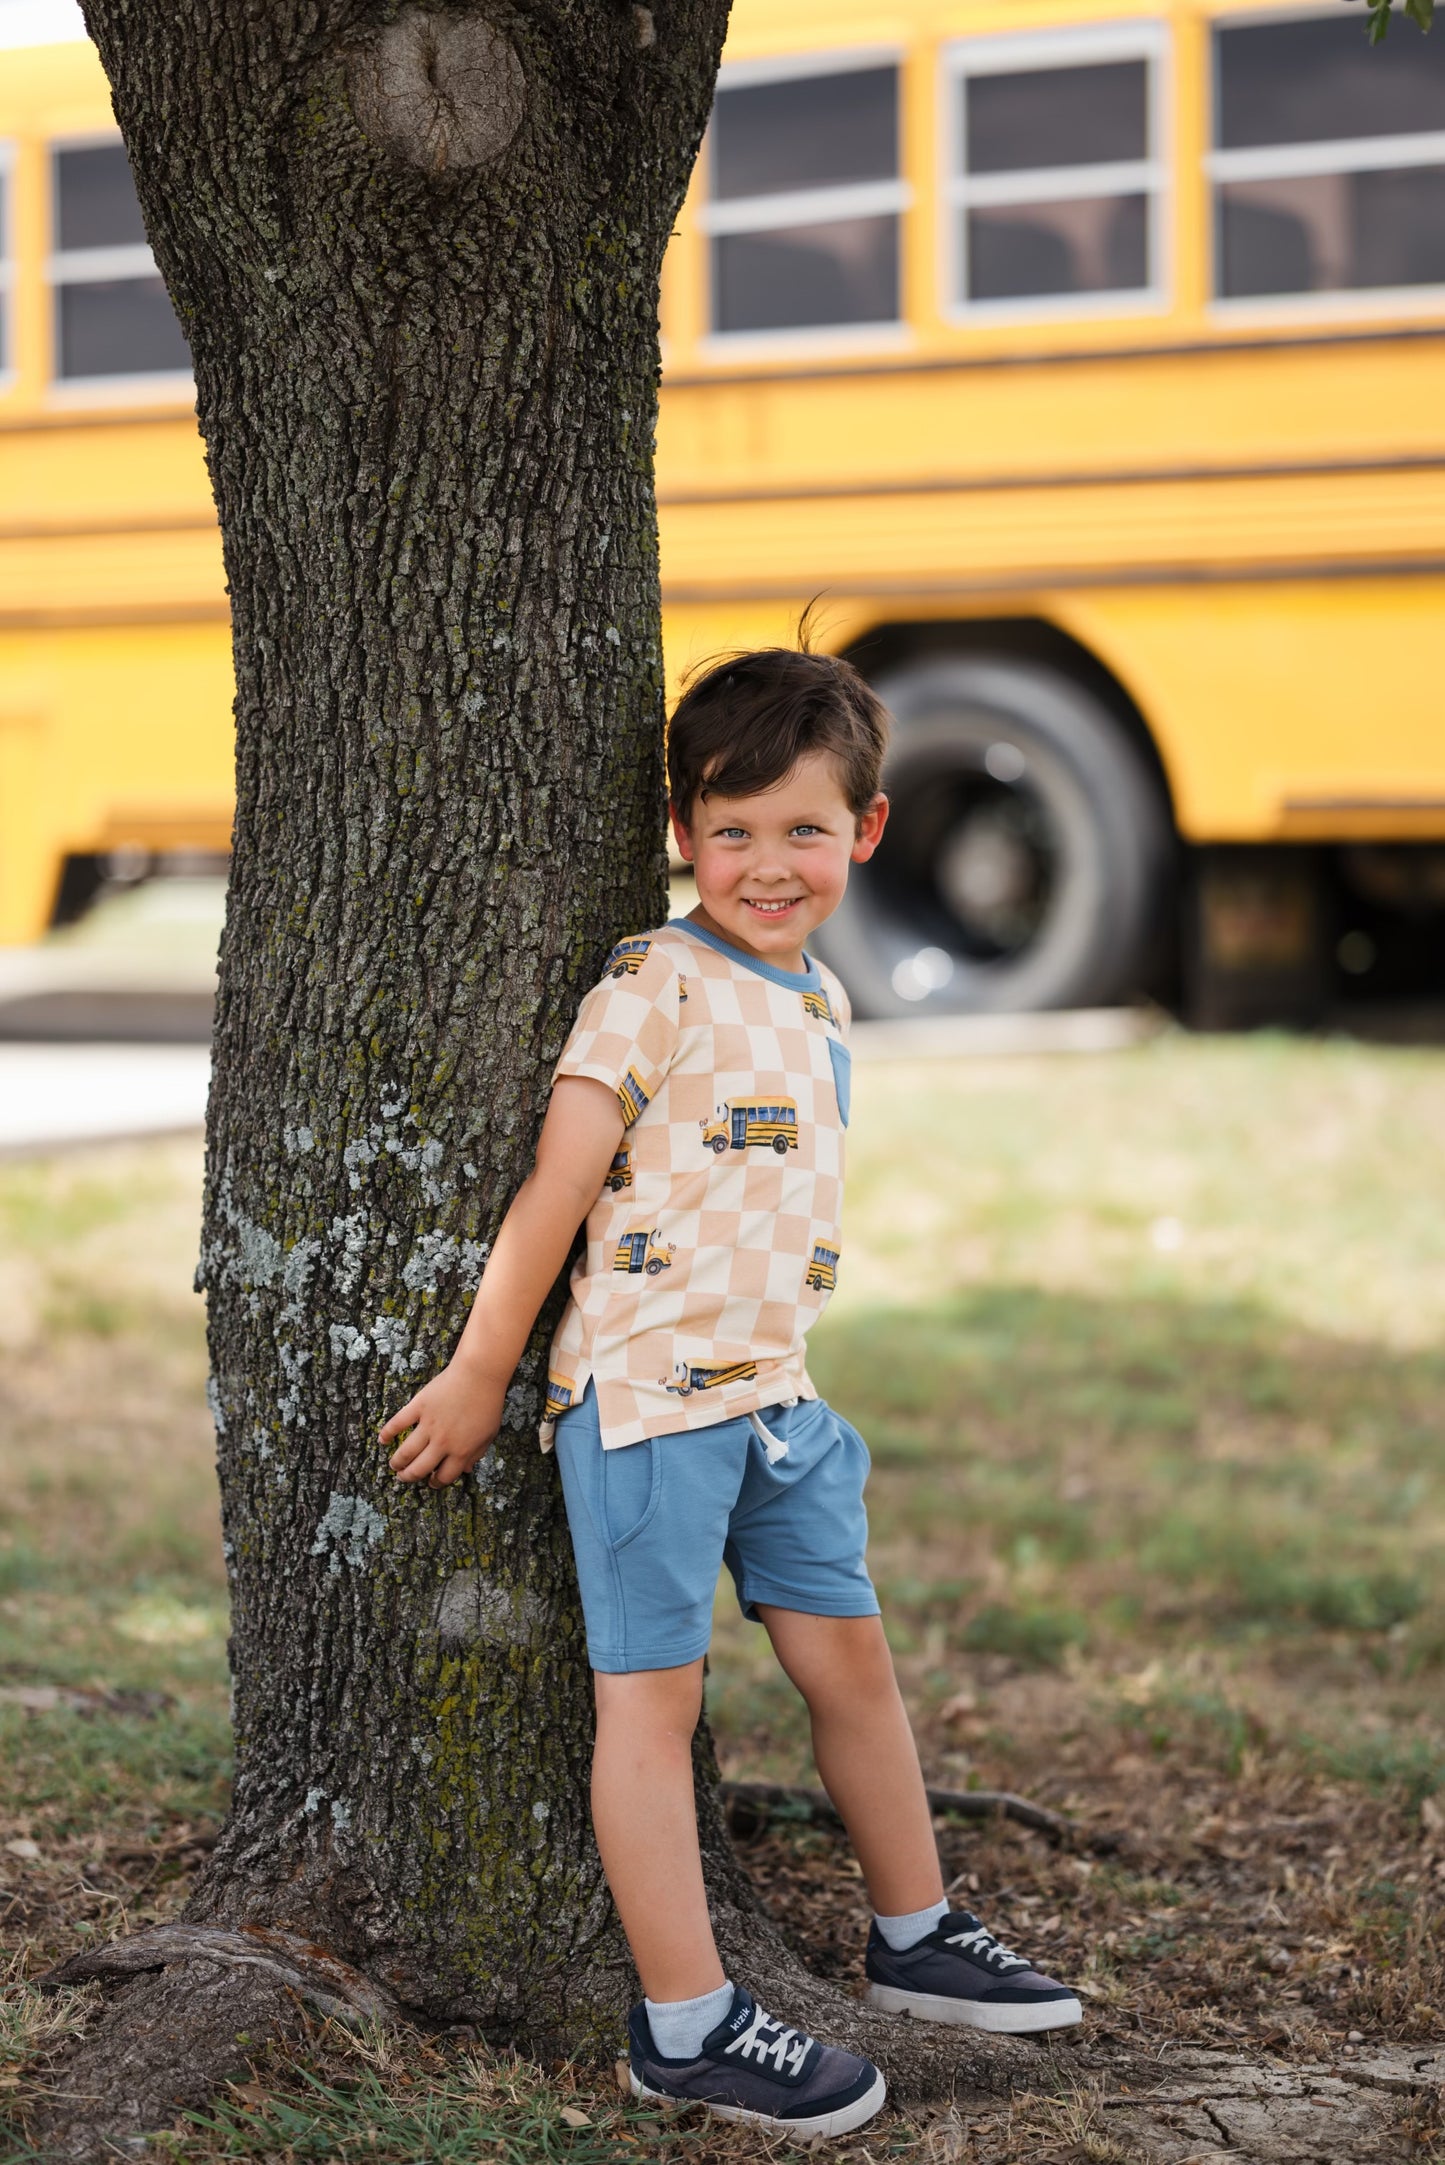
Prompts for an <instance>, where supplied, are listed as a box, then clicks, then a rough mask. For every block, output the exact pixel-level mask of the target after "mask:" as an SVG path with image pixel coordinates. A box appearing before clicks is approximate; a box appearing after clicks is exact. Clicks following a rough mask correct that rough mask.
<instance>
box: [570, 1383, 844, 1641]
mask: <svg viewBox="0 0 1445 2165" xmlns="http://www.w3.org/2000/svg"><path fill="white" fill-rule="evenodd" d="M780 1447H785V1448H780ZM557 1463H558V1464H559V1466H560V1467H561V1469H562V1489H563V1493H564V1495H565V1496H566V1499H567V1523H568V1526H569V1527H570V1529H571V1533H572V1547H573V1550H574V1552H575V1554H576V1558H577V1577H578V1580H579V1582H580V1584H581V1588H582V1612H583V1615H584V1616H585V1617H586V1620H587V1654H588V1659H589V1660H590V1661H591V1663H592V1666H593V1668H594V1669H601V1670H604V1671H605V1672H606V1673H607V1674H609V1675H613V1676H620V1675H625V1674H627V1673H628V1672H629V1671H631V1670H634V1669H677V1668H681V1667H682V1666H683V1665H684V1664H685V1663H687V1662H689V1661H696V1660H697V1659H698V1657H699V1655H701V1654H705V1653H706V1652H707V1649H708V1642H709V1640H710V1639H711V1637H712V1608H713V1597H714V1595H715V1593H716V1591H717V1581H718V1572H719V1570H720V1569H721V1567H722V1566H723V1564H726V1565H727V1567H728V1570H729V1571H730V1572H731V1573H732V1576H733V1583H734V1585H735V1586H736V1587H737V1594H738V1602H739V1605H740V1606H741V1608H742V1612H743V1614H744V1616H746V1617H749V1618H754V1617H756V1614H757V1604H758V1603H759V1602H765V1603H768V1604H770V1605H771V1606H773V1607H775V1608H779V1609H801V1610H802V1612H803V1613H804V1615H806V1616H876V1615H877V1614H878V1596H877V1595H876V1594H875V1593H874V1591H873V1585H872V1581H871V1580H870V1579H869V1577H868V1566H867V1564H866V1563H865V1562H864V1552H865V1551H866V1549H867V1546H868V1518H867V1514H866V1512H865V1511H864V1508H863V1483H864V1481H865V1480H866V1478H867V1474H868V1447H867V1445H866V1444H865V1443H864V1441H863V1438H862V1437H861V1436H860V1435H859V1433H858V1431H857V1429H856V1428H850V1426H849V1425H848V1423H847V1422H846V1421H843V1420H840V1419H839V1418H838V1415H837V1414H836V1413H834V1412H833V1410H832V1409H831V1407H829V1406H827V1405H826V1404H825V1403H824V1402H823V1400H822V1399H821V1398H803V1399H799V1400H798V1401H797V1402H796V1404H794V1405H791V1406H787V1405H781V1406H765V1407H764V1408H763V1409H762V1411H761V1412H760V1413H757V1414H742V1415H740V1416H738V1417H737V1418H736V1419H734V1420H730V1421H719V1422H717V1423H716V1425H715V1426H714V1427H711V1428H691V1429H687V1430H684V1431H683V1432H682V1433H681V1434H680V1435H672V1436H652V1437H649V1438H648V1439H647V1440H646V1441H645V1442H643V1443H628V1444H624V1445H622V1446H621V1448H620V1449H618V1450H615V1451H604V1450H603V1448H602V1438H601V1434H600V1431H599V1429H598V1424H597V1398H596V1393H595V1392H594V1390H593V1388H592V1385H591V1384H590V1383H589V1384H588V1386H587V1389H586V1391H585V1393H584V1394H583V1396H582V1398H581V1400H580V1402H579V1403H578V1404H577V1405H576V1406H574V1407H573V1408H572V1410H571V1412H570V1413H564V1414H563V1415H562V1417H561V1419H560V1420H559V1421H558V1423H557Z"/></svg>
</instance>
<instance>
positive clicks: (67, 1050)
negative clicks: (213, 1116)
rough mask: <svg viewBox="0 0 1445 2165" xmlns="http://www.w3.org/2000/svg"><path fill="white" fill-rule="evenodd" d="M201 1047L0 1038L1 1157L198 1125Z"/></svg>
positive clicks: (204, 1059)
mask: <svg viewBox="0 0 1445 2165" xmlns="http://www.w3.org/2000/svg"><path fill="white" fill-rule="evenodd" d="M210 1071H211V1055H210V1051H209V1048H208V1047H206V1046H204V1045H5V1044H0V1155H4V1156H13V1155H15V1154H17V1153H20V1152H30V1151H36V1150H46V1149H57V1148H63V1147H64V1146H66V1145H67V1144H74V1143H85V1142H100V1141H104V1140H109V1139H112V1138H117V1137H121V1136H131V1135H164V1134H166V1133H167V1132H169V1131H174V1130H178V1129H185V1128H199V1127H200V1126H201V1124H202V1122H203V1121H204V1119H205V1116H206V1085H207V1083H208V1081H209V1079H210Z"/></svg>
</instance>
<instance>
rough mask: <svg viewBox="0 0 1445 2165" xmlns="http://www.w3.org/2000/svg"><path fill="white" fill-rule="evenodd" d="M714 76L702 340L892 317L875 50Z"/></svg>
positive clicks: (898, 194) (888, 182) (888, 161)
mask: <svg viewBox="0 0 1445 2165" xmlns="http://www.w3.org/2000/svg"><path fill="white" fill-rule="evenodd" d="M824 65H825V67H826V72H820V67H819V61H818V59H817V58H816V57H810V59H809V61H808V63H807V65H806V67H805V68H800V67H799V65H798V63H797V62H795V61H781V62H759V63H753V64H748V65H744V66H742V67H740V68H736V69H725V70H724V72H723V77H722V80H721V82H720V83H719V86H718V93H717V100H716V103H715V104H714V106H713V116H712V123H711V127H710V129H709V135H708V145H709V149H708V197H709V200H708V202H707V203H706V205H705V206H704V209H703V214H702V223H703V227H704V230H705V231H706V232H707V233H708V234H709V235H710V236H711V273H712V278H711V283H712V307H711V327H712V329H713V330H714V331H721V332H736V331H794V330H818V329H826V328H832V327H843V326H848V325H854V324H887V323H894V322H896V321H897V318H898V222H899V216H900V214H901V212H902V211H903V209H904V207H905V201H906V189H905V187H904V184H903V183H902V181H900V179H899V177H898V69H897V67H896V66H895V65H894V64H893V63H892V62H891V61H889V62H887V63H880V62H879V60H878V58H877V56H876V54H864V55H859V56H849V57H847V58H837V59H834V60H833V61H832V63H831V65H829V64H827V63H824Z"/></svg>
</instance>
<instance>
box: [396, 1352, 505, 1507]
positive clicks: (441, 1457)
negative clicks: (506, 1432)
mask: <svg viewBox="0 0 1445 2165" xmlns="http://www.w3.org/2000/svg"><path fill="white" fill-rule="evenodd" d="M506 1395H507V1386H506V1384H505V1382H500V1383H499V1382H497V1381H496V1380H495V1379H494V1378H493V1377H490V1376H484V1375H481V1374H479V1373H478V1372H477V1370H476V1369H466V1368H459V1367H458V1366H457V1363H456V1362H455V1361H453V1362H452V1363H451V1365H450V1366H449V1367H446V1368H444V1369H443V1370H442V1372H441V1374H440V1375H439V1376H433V1377H432V1379H431V1382H430V1383H424V1384H423V1385H422V1387H421V1389H420V1390H419V1391H418V1392H417V1394H416V1396H415V1398H411V1399H408V1400H407V1403H406V1404H405V1405H404V1406H403V1407H401V1408H400V1410H399V1411H398V1412H396V1413H394V1414H393V1415H392V1417H391V1419H390V1420H389V1421H388V1422H387V1424H386V1426H385V1428H383V1430H382V1431H381V1437H380V1440H381V1442H382V1443H396V1439H397V1437H398V1436H402V1435H404V1434H405V1431H406V1430H408V1429H410V1431H411V1433H410V1435H407V1436H406V1437H405V1441H404V1442H402V1443H400V1444H397V1448H396V1449H395V1450H394V1451H393V1452H392V1454H391V1459H390V1465H391V1470H392V1472H393V1473H394V1474H395V1475H396V1477H397V1479H398V1480H399V1481H410V1482H416V1481H425V1482H426V1483H427V1485H428V1487H429V1488H449V1487H450V1486H451V1483H452V1482H453V1481H458V1480H460V1479H461V1477H462V1475H463V1474H464V1473H470V1472H471V1470H472V1468H473V1467H474V1466H475V1465H477V1464H478V1463H479V1462H480V1461H481V1460H482V1459H483V1458H484V1457H485V1456H486V1453H487V1449H488V1446H489V1445H490V1444H491V1443H492V1442H493V1440H494V1438H495V1437H496V1434H497V1431H498V1429H499V1428H500V1427H501V1425H502V1408H503V1404H504V1402H505V1400H506Z"/></svg>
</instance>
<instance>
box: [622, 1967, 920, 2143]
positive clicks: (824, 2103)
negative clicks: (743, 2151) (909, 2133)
mask: <svg viewBox="0 0 1445 2165" xmlns="http://www.w3.org/2000/svg"><path fill="white" fill-rule="evenodd" d="M628 2029H629V2032H630V2036H631V2044H632V2055H631V2075H632V2094H633V2096H634V2097H651V2098H659V2099H666V2100H668V2101H670V2102H672V2103H676V2104H681V2105H706V2106H707V2108H708V2110H709V2111H710V2112H715V2113H716V2114H717V2116H718V2118H719V2119H720V2120H747V2121H750V2122H751V2123H752V2125H753V2126H754V2127H776V2128H783V2129H785V2130H786V2131H787V2133H788V2134H790V2135H847V2134H851V2132H852V2130H853V2129H854V2128H855V2127H861V2126H862V2125H863V2123H864V2121H865V2120H871V2119H872V2117H873V2115H874V2113H875V2112H877V2110H878V2108H879V2106H880V2105H881V2104H882V2103H883V2098H884V2094H885V2089H886V2085H885V2083H884V2081H883V2077H882V2076H881V2075H880V2074H879V2072H878V2070H877V2068H876V2067H875V2066H874V2065H873V2063H872V2061H871V2060H860V2059H859V2057H858V2055H857V2054H856V2053H854V2052H842V2051H840V2050H839V2048H838V2047H837V2046H836V2045H820V2044H819V2042H818V2040H817V2038H816V2037H808V2036H805V2034H804V2033H803V2031H801V2030H790V2029H788V2028H787V2027H786V2026H785V2025H784V2024H783V2023H781V2022H775V2021H774V2020H773V2018H772V2016H771V2015H765V2014H764V2013H763V2010H762V2008H761V2007H759V2005H758V2003H757V2001H756V2000H755V1999H754V1998H753V1996H752V1994H751V1993H750V1992H744V1990H743V1988H742V1986H741V1985H739V1986H737V1987H736V1988H735V1990H734V1992H733V2004H732V2007H731V2009H730V2010H729V2012H728V2014H727V2016H726V2017H725V2018H724V2020H723V2021H721V2022H720V2023H719V2024H718V2026H717V2028H716V2029H715V2030H714V2031H712V2033H711V2034H710V2035H709V2036H708V2037H706V2038H705V2039H704V2040H703V2047H702V2051H701V2052H700V2053H699V2054H698V2055H697V2058H696V2059H694V2060H665V2059H664V2058H663V2057H662V2055H661V2053H660V2052H659V2051H658V2049H657V2047H656V2045H654V2043H653V2042H652V2030H651V2028H650V2026H649V2024H648V2020H647V2008H646V2006H645V2005H644V2006H641V2007H634V2008H633V2010H632V2019H631V2021H630V2023H629V2024H628Z"/></svg>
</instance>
